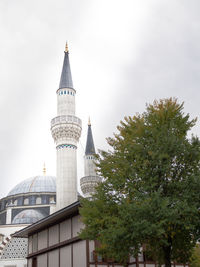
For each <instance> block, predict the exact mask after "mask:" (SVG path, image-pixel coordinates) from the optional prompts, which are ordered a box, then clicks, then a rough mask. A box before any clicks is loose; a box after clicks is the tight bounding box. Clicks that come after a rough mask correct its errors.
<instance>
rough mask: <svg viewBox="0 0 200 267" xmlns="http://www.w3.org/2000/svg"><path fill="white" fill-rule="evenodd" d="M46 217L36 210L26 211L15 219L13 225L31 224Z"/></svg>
mask: <svg viewBox="0 0 200 267" xmlns="http://www.w3.org/2000/svg"><path fill="white" fill-rule="evenodd" d="M44 217H45V215H44V214H42V213H41V212H40V211H38V210H36V209H25V210H23V211H21V212H20V213H18V214H17V215H16V216H15V217H14V219H13V220H12V224H31V223H35V222H37V221H39V220H41V219H43V218H44Z"/></svg>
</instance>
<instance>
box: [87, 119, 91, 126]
mask: <svg viewBox="0 0 200 267" xmlns="http://www.w3.org/2000/svg"><path fill="white" fill-rule="evenodd" d="M88 126H91V122H90V117H89V118H88Z"/></svg>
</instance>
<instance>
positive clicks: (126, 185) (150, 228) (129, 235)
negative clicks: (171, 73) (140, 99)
mask: <svg viewBox="0 0 200 267" xmlns="http://www.w3.org/2000/svg"><path fill="white" fill-rule="evenodd" d="M195 123H196V119H194V120H190V118H189V115H188V114H187V115H185V114H184V112H183V104H179V103H178V102H177V100H176V99H172V98H170V99H163V100H160V101H154V103H153V104H150V105H147V107H146V111H145V112H144V113H143V114H141V115H139V114H138V115H136V116H134V117H125V119H124V121H121V123H120V126H118V127H117V128H118V131H119V132H118V133H117V134H115V135H114V138H108V140H107V141H108V144H109V145H110V147H111V149H110V150H109V151H108V152H106V151H100V154H99V155H98V156H97V169H98V172H99V174H100V175H101V176H102V177H104V180H103V182H102V184H100V185H99V186H98V187H97V192H96V194H95V195H94V196H93V198H92V200H87V199H83V200H82V208H81V209H80V213H81V215H82V219H83V222H84V224H85V229H84V230H83V231H82V232H81V235H80V236H81V237H82V238H84V239H90V240H94V239H95V240H99V241H100V243H101V247H100V248H99V252H100V253H101V254H102V255H106V256H107V257H109V258H113V259H115V261H117V262H120V263H123V264H124V266H126V264H127V259H128V256H129V255H134V256H136V255H138V254H139V252H140V248H141V247H142V246H143V247H144V248H145V251H146V254H148V255H149V256H151V258H153V259H154V260H155V261H157V262H158V263H159V264H165V266H166V267H170V266H171V262H172V261H176V262H181V263H185V262H188V260H189V258H190V256H191V253H192V249H193V247H194V246H195V244H196V242H197V240H198V239H199V238H200V228H199V226H200V216H199V215H200V214H199V207H200V141H199V139H198V138H197V137H194V136H192V137H191V138H189V137H188V133H189V131H190V130H191V128H192V127H193V126H194V125H195Z"/></svg>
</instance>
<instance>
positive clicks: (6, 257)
mask: <svg viewBox="0 0 200 267" xmlns="http://www.w3.org/2000/svg"><path fill="white" fill-rule="evenodd" d="M56 94H57V116H56V117H55V118H53V119H52V121H51V134H52V137H53V139H54V142H55V144H56V153H57V173H56V177H54V176H47V175H46V169H45V167H44V169H43V175H42V176H34V177H31V178H28V179H26V180H24V181H23V182H21V183H19V184H17V185H16V186H15V187H14V188H13V189H12V190H11V191H10V192H9V193H8V195H7V196H6V197H4V198H2V199H0V267H26V266H27V260H26V257H27V249H28V243H27V238H17V237H12V236H11V235H12V234H13V233H15V232H16V231H19V230H21V229H23V228H25V227H27V226H29V225H31V224H33V223H36V222H37V221H39V220H42V219H44V218H45V217H47V216H49V215H51V214H53V213H54V212H55V211H59V210H60V209H62V208H65V207H67V206H69V205H70V204H72V203H74V202H76V201H77V200H78V197H79V193H78V191H77V159H76V153H77V144H78V141H79V138H80V135H81V130H82V122H81V120H80V119H79V118H78V117H76V116H75V95H76V90H75V89H74V87H73V82H72V75H71V69H70V62H69V51H68V46H67V44H66V47H65V51H64V62H63V67H62V72H61V78H60V84H59V88H58V89H57V91H56ZM94 154H95V147H94V142H93V136H92V129H91V123H90V121H89V122H88V133H87V141H86V149H85V156H84V172H85V175H84V177H83V178H81V181H80V184H81V190H82V193H83V195H84V196H85V197H90V196H91V194H92V193H93V192H94V188H95V186H96V185H97V183H98V182H100V181H101V178H100V177H98V176H97V174H96V172H95V165H94V161H93V160H94Z"/></svg>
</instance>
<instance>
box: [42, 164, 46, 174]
mask: <svg viewBox="0 0 200 267" xmlns="http://www.w3.org/2000/svg"><path fill="white" fill-rule="evenodd" d="M43 175H44V176H45V175H46V166H45V162H44V165H43Z"/></svg>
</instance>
